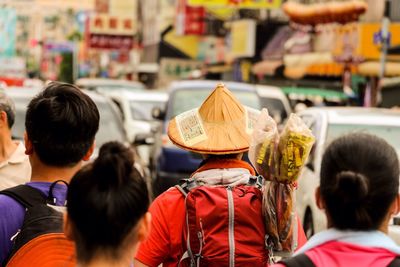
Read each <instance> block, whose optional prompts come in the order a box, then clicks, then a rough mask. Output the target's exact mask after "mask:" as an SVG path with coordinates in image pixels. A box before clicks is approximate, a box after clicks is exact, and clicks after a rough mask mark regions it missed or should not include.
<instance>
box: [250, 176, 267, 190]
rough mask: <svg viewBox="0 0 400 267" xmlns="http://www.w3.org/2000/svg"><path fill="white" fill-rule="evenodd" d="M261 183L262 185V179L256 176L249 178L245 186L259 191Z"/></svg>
mask: <svg viewBox="0 0 400 267" xmlns="http://www.w3.org/2000/svg"><path fill="white" fill-rule="evenodd" d="M263 183H264V177H262V176H261V175H258V176H250V178H249V182H248V183H247V185H250V186H254V187H257V188H258V189H260V190H261V188H262V186H263Z"/></svg>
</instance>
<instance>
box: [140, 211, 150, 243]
mask: <svg viewBox="0 0 400 267" xmlns="http://www.w3.org/2000/svg"><path fill="white" fill-rule="evenodd" d="M150 228H151V213H150V212H146V214H145V215H144V216H143V218H142V219H141V220H140V226H139V232H138V240H139V241H140V242H142V241H144V240H146V239H147V237H148V236H149V233H150Z"/></svg>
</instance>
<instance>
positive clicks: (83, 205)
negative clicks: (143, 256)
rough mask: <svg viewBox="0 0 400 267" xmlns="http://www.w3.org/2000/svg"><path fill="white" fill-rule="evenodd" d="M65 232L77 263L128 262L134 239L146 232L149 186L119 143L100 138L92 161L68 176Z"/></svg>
mask: <svg viewBox="0 0 400 267" xmlns="http://www.w3.org/2000/svg"><path fill="white" fill-rule="evenodd" d="M67 201H68V208H67V210H68V213H67V214H68V215H67V216H66V221H65V232H66V234H67V236H69V237H70V238H71V239H73V240H75V244H76V255H77V261H78V265H79V266H131V264H132V262H133V255H134V254H135V251H136V248H137V245H138V242H140V241H142V240H144V239H145V238H146V237H147V234H148V232H149V227H150V221H151V215H150V213H148V211H147V210H148V207H149V204H150V198H149V192H148V190H147V185H146V182H145V180H144V178H143V177H142V176H141V175H140V173H139V172H138V171H137V170H136V169H135V167H134V156H133V153H132V151H131V150H130V149H129V148H126V147H125V146H123V145H122V144H120V143H117V142H110V143H106V144H104V145H103V146H102V147H101V149H100V153H99V157H98V158H97V159H96V160H95V161H94V163H93V164H90V165H87V166H85V167H84V168H83V169H82V170H80V171H79V172H78V173H77V174H76V175H75V176H74V177H73V178H72V180H71V183H70V186H69V189H68V195H67Z"/></svg>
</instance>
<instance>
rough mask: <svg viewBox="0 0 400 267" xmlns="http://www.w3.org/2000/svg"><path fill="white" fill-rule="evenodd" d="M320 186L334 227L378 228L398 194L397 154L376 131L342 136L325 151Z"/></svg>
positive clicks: (346, 228) (344, 228)
mask: <svg viewBox="0 0 400 267" xmlns="http://www.w3.org/2000/svg"><path fill="white" fill-rule="evenodd" d="M320 186H321V196H322V199H323V200H324V202H325V205H326V211H327V213H328V216H329V218H330V220H331V222H332V224H333V226H334V227H336V228H338V229H342V230H348V229H352V230H372V229H378V228H379V226H380V225H381V223H382V221H383V219H384V218H385V215H386V213H387V211H388V209H389V207H390V204H391V203H392V202H393V200H394V198H395V197H396V195H397V194H398V188H399V161H398V158H397V154H396V152H395V150H394V149H393V148H392V147H391V146H390V145H389V144H388V143H386V141H384V140H383V139H381V138H378V137H376V136H373V135H369V134H364V133H354V134H349V135H345V136H343V137H340V138H338V139H336V140H335V141H333V142H332V144H331V145H329V146H328V148H327V149H326V151H325V154H324V156H323V160H322V166H321V185H320Z"/></svg>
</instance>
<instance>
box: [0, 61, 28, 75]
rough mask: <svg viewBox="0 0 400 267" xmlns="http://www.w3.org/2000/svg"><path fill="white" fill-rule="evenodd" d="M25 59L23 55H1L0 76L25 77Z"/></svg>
mask: <svg viewBox="0 0 400 267" xmlns="http://www.w3.org/2000/svg"><path fill="white" fill-rule="evenodd" d="M25 74H26V64H25V59H23V58H21V57H0V77H8V78H24V77H25Z"/></svg>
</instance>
